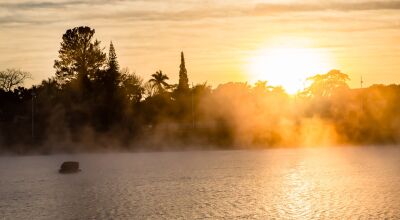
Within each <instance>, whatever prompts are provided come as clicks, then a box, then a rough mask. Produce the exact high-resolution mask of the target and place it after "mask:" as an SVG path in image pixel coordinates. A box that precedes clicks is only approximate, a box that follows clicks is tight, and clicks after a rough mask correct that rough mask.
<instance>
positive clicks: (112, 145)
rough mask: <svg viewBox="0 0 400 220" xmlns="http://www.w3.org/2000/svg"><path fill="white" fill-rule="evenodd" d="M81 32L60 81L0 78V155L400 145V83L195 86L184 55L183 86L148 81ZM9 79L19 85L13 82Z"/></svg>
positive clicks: (60, 67)
mask: <svg viewBox="0 0 400 220" xmlns="http://www.w3.org/2000/svg"><path fill="white" fill-rule="evenodd" d="M94 33H95V31H94V30H93V29H91V28H89V27H77V28H74V29H71V30H67V32H66V33H65V34H64V35H63V37H62V42H61V47H60V50H59V57H58V58H59V59H58V60H56V61H55V64H54V67H55V69H56V73H55V77H53V78H50V79H48V80H44V81H43V82H42V83H41V84H40V85H35V86H32V87H31V88H24V87H21V81H23V80H24V79H25V78H27V77H29V74H28V73H26V72H23V71H20V70H14V69H8V70H6V71H1V72H0V147H1V148H0V151H12V152H19V153H25V152H44V153H51V152H74V151H78V150H83V151H93V150H105V149H116V148H118V149H129V150H163V149H171V148H174V149H187V148H191V147H197V148H241V147H243V148H247V147H271V146H316V145H333V144H334V145H337V144H356V145H364V144H396V143H399V142H400V111H398V110H397V108H398V106H397V105H398V103H400V86H399V85H389V86H384V85H373V86H371V87H369V88H364V89H350V88H349V87H348V86H347V83H346V82H347V81H348V80H349V77H348V75H346V74H344V73H342V72H340V71H338V70H332V71H330V72H328V73H326V74H319V75H316V76H314V77H311V78H309V81H310V86H309V87H307V88H306V89H305V90H304V91H303V92H301V93H299V94H297V95H295V96H291V95H288V94H287V93H286V92H285V91H284V90H283V88H281V87H273V86H269V85H268V83H267V82H265V81H263V82H262V81H259V82H257V83H256V84H255V85H249V84H247V83H226V84H222V85H219V86H218V87H216V88H215V89H212V88H211V87H210V86H208V85H207V84H206V83H204V84H197V85H194V86H191V87H190V86H189V79H188V72H187V70H186V66H185V59H184V55H183V52H182V53H181V65H180V70H179V82H178V84H173V83H170V82H168V80H169V78H168V76H167V75H166V74H164V73H163V72H162V71H161V70H159V71H157V72H156V73H154V74H152V78H151V79H150V80H149V81H148V82H143V80H142V79H141V77H140V76H138V75H136V74H135V73H130V72H129V71H128V70H126V69H125V70H121V69H120V67H119V64H118V61H117V53H116V51H115V48H114V45H113V44H112V43H111V44H110V47H109V53H108V57H107V55H106V53H105V52H103V49H102V48H101V47H100V41H98V40H95V39H93V36H94ZM11 74H14V75H12V76H15V75H17V76H19V78H18V77H17V78H15V80H14V82H10V79H14V78H12V76H11Z"/></svg>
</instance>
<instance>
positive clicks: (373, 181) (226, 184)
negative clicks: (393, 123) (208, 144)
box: [0, 147, 400, 219]
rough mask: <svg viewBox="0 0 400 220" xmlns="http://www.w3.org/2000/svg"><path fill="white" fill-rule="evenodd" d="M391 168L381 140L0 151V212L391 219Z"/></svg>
mask: <svg viewBox="0 0 400 220" xmlns="http://www.w3.org/2000/svg"><path fill="white" fill-rule="evenodd" d="M65 160H78V161H80V163H81V169H82V172H80V173H78V174H72V175H60V174H58V172H57V169H58V168H59V166H60V164H61V162H62V161H65ZM399 165H400V149H399V148H390V147H379V148H373V147H365V148H298V149H270V150H253V151H248V150H240V151H189V152H163V153H161V152H158V153H119V154H118V153H114V154H77V155H52V156H24V157H7V156H2V157H1V159H0V176H1V179H0V198H1V199H0V216H2V218H3V219H91V218H92V219H111V218H114V219H115V218H125V219H198V218H200V219H204V218H209V219H222V218H228V219H237V218H250V219H271V218H277V219H352V218H354V217H357V218H362V219H371V218H372V219H399V218H400V187H399V185H398V184H399V182H400V176H399V175H398V174H399V173H400V166H399Z"/></svg>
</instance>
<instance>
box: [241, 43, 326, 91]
mask: <svg viewBox="0 0 400 220" xmlns="http://www.w3.org/2000/svg"><path fill="white" fill-rule="evenodd" d="M332 68H333V65H332V62H331V59H330V56H329V54H328V53H327V52H325V51H322V50H321V49H318V48H269V49H264V50H260V51H258V52H257V53H256V55H255V56H254V57H252V58H250V59H249V61H248V63H247V72H248V74H249V80H250V81H251V82H255V81H257V80H266V81H268V84H269V85H273V86H282V87H283V88H284V89H285V90H286V92H288V93H289V94H295V93H297V92H299V91H301V90H303V89H304V87H305V83H306V79H307V78H308V77H310V76H313V75H315V74H318V73H325V72H328V71H329V70H330V69H332Z"/></svg>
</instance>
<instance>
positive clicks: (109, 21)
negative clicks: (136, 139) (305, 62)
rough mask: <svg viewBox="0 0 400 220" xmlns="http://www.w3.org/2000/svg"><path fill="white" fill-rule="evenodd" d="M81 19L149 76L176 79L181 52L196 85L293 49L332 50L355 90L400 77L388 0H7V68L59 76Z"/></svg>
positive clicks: (238, 74) (396, 8) (240, 73)
mask: <svg viewBox="0 0 400 220" xmlns="http://www.w3.org/2000/svg"><path fill="white" fill-rule="evenodd" d="M83 25H86V26H90V27H92V28H94V29H95V30H96V34H95V37H96V38H97V39H99V40H100V41H102V46H103V47H105V48H106V51H108V45H109V42H110V40H112V41H113V43H114V46H115V48H116V51H117V55H118V58H119V62H120V65H121V66H122V67H128V68H129V69H130V70H131V71H134V72H136V73H137V74H139V75H141V76H142V77H143V78H145V79H148V78H149V76H150V75H151V74H152V73H154V72H155V71H156V70H158V69H161V70H163V72H164V73H166V74H167V75H169V76H170V79H171V81H172V82H176V81H177V78H178V72H179V62H180V58H179V55H180V51H181V50H183V51H184V52H185V55H186V60H187V63H186V66H187V69H188V74H189V79H190V81H194V82H195V83H200V82H204V81H208V82H209V83H211V84H213V85H217V84H218V83H221V82H228V81H248V80H249V77H248V74H249V73H248V68H247V67H246V66H247V64H248V62H249V60H250V59H251V58H252V57H254V56H256V54H258V53H259V51H262V50H265V49H268V48H271V47H274V48H276V47H278V48H279V47H295V48H310V49H312V50H315V51H318V52H322V53H324V54H329V57H330V62H331V64H332V67H335V68H337V69H340V70H342V71H343V72H345V73H348V74H349V75H350V77H351V78H352V82H351V83H350V84H351V86H353V87H356V86H359V81H360V75H363V77H364V81H365V82H366V85H371V84H374V83H386V84H387V83H399V82H400V1H390V0H388V1H334V2H328V1H320V2H318V1H262V0H258V1H256V0H235V1H226V0H216V1H207V0H186V1H185V0H178V1H166V0H132V1H128V0H127V1H124V0H119V1H118V0H115V1H111V0H91V1H84V0H73V1H62V0H56V1H54V0H49V1H26V0H23V1H21V0H16V1H4V0H0V54H1V56H0V69H5V68H10V67H15V68H22V69H24V70H27V71H30V72H31V73H32V74H33V77H34V80H33V82H34V83H37V82H40V81H41V80H43V79H46V78H48V77H50V76H53V75H54V72H55V71H54V69H53V63H54V59H56V58H57V53H58V49H59V45H60V42H61V37H62V34H63V33H64V32H65V31H66V30H67V29H69V28H73V27H76V26H83ZM288 65H290V63H288ZM270 74H273V73H272V72H271V71H268V70H266V74H265V76H264V79H267V80H268V77H269V76H270Z"/></svg>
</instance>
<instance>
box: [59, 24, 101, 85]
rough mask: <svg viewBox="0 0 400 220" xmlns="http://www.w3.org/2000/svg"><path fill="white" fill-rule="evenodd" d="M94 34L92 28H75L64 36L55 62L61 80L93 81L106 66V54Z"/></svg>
mask: <svg viewBox="0 0 400 220" xmlns="http://www.w3.org/2000/svg"><path fill="white" fill-rule="evenodd" d="M94 33H95V30H94V29H91V28H90V27H75V28H73V29H69V30H67V31H66V32H65V34H64V35H63V36H62V42H61V47H60V50H59V51H58V54H59V55H58V60H55V61H54V68H55V69H56V76H57V78H58V79H59V80H61V81H63V82H66V81H71V80H72V79H75V78H88V79H93V78H94V76H95V74H96V71H98V70H99V69H101V68H103V67H104V66H105V61H106V54H105V53H104V52H103V49H102V48H101V47H100V41H98V40H94V39H93V35H94Z"/></svg>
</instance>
